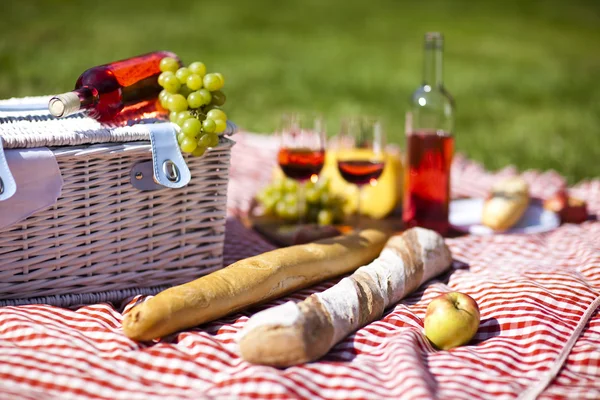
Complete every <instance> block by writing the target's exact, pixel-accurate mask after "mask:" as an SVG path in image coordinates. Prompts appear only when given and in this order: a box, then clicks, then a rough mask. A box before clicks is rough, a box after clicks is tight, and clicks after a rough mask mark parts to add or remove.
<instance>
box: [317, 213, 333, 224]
mask: <svg viewBox="0 0 600 400" xmlns="http://www.w3.org/2000/svg"><path fill="white" fill-rule="evenodd" d="M317 222H318V223H319V225H331V224H332V223H333V214H332V213H331V211H330V210H327V209H323V210H321V211H319V214H318V215H317Z"/></svg>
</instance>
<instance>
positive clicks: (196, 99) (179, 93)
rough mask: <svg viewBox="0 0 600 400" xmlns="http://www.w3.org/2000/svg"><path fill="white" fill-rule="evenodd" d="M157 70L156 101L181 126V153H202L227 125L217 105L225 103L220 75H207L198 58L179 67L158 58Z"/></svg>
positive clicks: (222, 81) (169, 58)
mask: <svg viewBox="0 0 600 400" xmlns="http://www.w3.org/2000/svg"><path fill="white" fill-rule="evenodd" d="M160 70H161V71H162V72H161V74H160V75H159V76H158V84H159V85H160V86H162V88H163V90H162V91H161V92H160V94H159V95H158V100H159V102H160V105H161V106H162V107H163V108H165V109H167V110H169V111H170V114H169V120H171V122H174V123H176V124H177V125H179V126H180V127H181V131H180V132H179V134H178V135H177V141H178V142H179V147H180V149H181V151H182V152H184V153H191V154H192V155H194V156H202V155H203V154H204V152H206V149H208V148H209V147H215V146H217V145H218V144H219V135H218V134H219V133H221V132H223V131H224V130H225V128H226V127H227V115H226V114H225V113H224V112H223V111H222V110H221V109H220V108H219V107H221V106H222V105H223V104H225V95H224V94H223V92H221V88H223V85H225V80H224V78H223V75H222V74H220V73H218V72H216V73H209V74H207V73H206V66H205V65H204V64H203V63H201V62H199V61H196V62H193V63H191V64H190V65H189V66H187V67H180V66H179V62H178V61H177V60H176V59H174V58H171V57H165V58H163V59H162V60H160Z"/></svg>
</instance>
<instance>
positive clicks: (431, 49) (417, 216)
mask: <svg viewBox="0 0 600 400" xmlns="http://www.w3.org/2000/svg"><path fill="white" fill-rule="evenodd" d="M443 41H444V40H443V37H442V35H441V34H440V33H436V32H434V33H427V34H426V35H425V49H424V64H423V84H422V85H421V86H420V87H419V88H418V89H417V90H416V91H415V92H414V93H413V96H412V102H411V107H410V111H409V112H408V113H407V116H406V117H407V121H406V146H405V151H406V168H405V194H404V205H403V221H404V224H405V225H406V226H407V227H413V226H421V227H424V228H428V229H433V230H435V231H437V232H439V233H440V234H442V235H443V234H446V233H447V232H448V228H449V223H448V209H449V202H450V166H451V164H452V157H453V154H454V133H453V131H454V100H453V99H452V97H451V96H450V94H449V93H448V92H447V91H446V89H445V88H444V86H443V83H442V75H443V64H442V62H443Z"/></svg>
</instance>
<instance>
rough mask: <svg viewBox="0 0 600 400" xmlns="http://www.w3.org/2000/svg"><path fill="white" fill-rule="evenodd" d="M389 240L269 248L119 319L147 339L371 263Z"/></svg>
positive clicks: (352, 238)
mask: <svg viewBox="0 0 600 400" xmlns="http://www.w3.org/2000/svg"><path fill="white" fill-rule="evenodd" d="M388 237H389V236H388V235H387V234H386V233H384V232H382V231H379V230H373V229H369V230H364V231H361V232H359V233H354V234H350V235H346V236H337V237H334V238H329V239H323V240H320V241H317V242H313V243H309V244H304V245H297V246H291V247H287V248H282V249H277V250H273V251H270V252H267V253H264V254H261V255H258V256H255V257H250V258H247V259H244V260H240V261H238V262H236V263H233V264H231V265H229V266H228V267H226V268H223V269H221V270H218V271H215V272H213V273H211V274H208V275H206V276H203V277H201V278H198V279H196V280H194V281H192V282H188V283H186V284H183V285H179V286H175V287H172V288H169V289H167V290H164V291H162V292H160V293H158V294H157V295H156V296H154V297H152V298H149V299H148V300H146V301H145V302H143V303H141V304H139V305H137V306H135V307H133V308H132V309H131V310H130V311H129V312H128V313H127V314H126V315H125V317H124V319H123V331H124V333H125V335H127V336H128V337H129V338H131V339H134V340H141V341H143V340H152V339H157V338H161V337H164V336H166V335H168V334H171V333H174V332H176V331H179V330H181V329H185V328H190V327H193V326H197V325H200V324H202V323H205V322H209V321H212V320H215V319H218V318H220V317H223V316H225V315H227V314H231V313H233V312H236V311H239V310H241V309H244V308H246V307H249V306H251V305H254V304H258V303H262V302H265V301H268V300H272V299H275V298H278V297H281V296H283V295H285V294H288V293H290V292H293V291H295V290H298V289H301V288H304V287H307V286H310V285H312V284H315V283H317V282H320V281H324V280H327V279H329V278H332V277H334V276H338V275H342V274H344V273H348V272H351V271H354V270H355V269H356V268H358V267H359V266H361V265H364V264H365V263H367V262H369V261H371V260H373V259H374V258H375V257H377V255H378V254H379V252H380V251H381V249H382V248H383V246H384V245H385V242H386V240H387V238H388Z"/></svg>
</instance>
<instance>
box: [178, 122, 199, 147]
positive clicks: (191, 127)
mask: <svg viewBox="0 0 600 400" xmlns="http://www.w3.org/2000/svg"><path fill="white" fill-rule="evenodd" d="M201 129H202V124H201V123H200V121H198V120H197V119H196V118H190V119H186V120H185V121H184V123H183V125H181V131H182V132H183V133H185V134H186V135H187V136H190V137H194V136H196V135H198V134H199V133H200V130H201ZM190 151H191V150H190Z"/></svg>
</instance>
